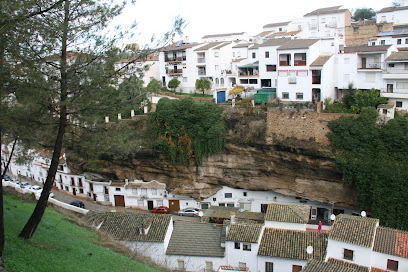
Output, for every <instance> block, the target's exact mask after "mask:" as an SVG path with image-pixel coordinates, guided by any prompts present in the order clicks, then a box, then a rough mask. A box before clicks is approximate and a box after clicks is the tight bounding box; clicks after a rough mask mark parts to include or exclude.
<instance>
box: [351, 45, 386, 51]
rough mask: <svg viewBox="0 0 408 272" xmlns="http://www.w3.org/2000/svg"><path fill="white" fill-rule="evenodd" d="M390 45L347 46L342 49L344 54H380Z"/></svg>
mask: <svg viewBox="0 0 408 272" xmlns="http://www.w3.org/2000/svg"><path fill="white" fill-rule="evenodd" d="M390 46H391V45H359V46H347V47H345V48H344V53H359V52H382V51H387V50H388V48H390Z"/></svg>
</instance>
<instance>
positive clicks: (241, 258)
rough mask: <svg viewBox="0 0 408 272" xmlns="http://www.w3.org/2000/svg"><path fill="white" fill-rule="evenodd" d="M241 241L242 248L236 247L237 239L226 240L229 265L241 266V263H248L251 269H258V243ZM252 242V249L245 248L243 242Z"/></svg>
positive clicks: (247, 265)
mask: <svg viewBox="0 0 408 272" xmlns="http://www.w3.org/2000/svg"><path fill="white" fill-rule="evenodd" d="M236 242H237V243H240V248H239V249H235V241H225V253H226V256H227V262H226V264H227V265H230V266H239V263H240V262H241V263H246V267H249V271H258V268H257V265H258V263H257V254H258V247H259V244H258V243H247V242H238V241H236ZM244 243H245V244H251V251H247V250H243V244H244Z"/></svg>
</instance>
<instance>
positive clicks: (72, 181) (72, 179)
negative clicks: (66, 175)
mask: <svg viewBox="0 0 408 272" xmlns="http://www.w3.org/2000/svg"><path fill="white" fill-rule="evenodd" d="M71 186H75V181H74V178H71Z"/></svg>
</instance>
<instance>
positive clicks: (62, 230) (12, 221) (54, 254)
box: [4, 195, 159, 272]
mask: <svg viewBox="0 0 408 272" xmlns="http://www.w3.org/2000/svg"><path fill="white" fill-rule="evenodd" d="M33 210H34V204H32V203H25V202H21V201H20V200H19V199H18V198H17V197H15V196H10V195H5V196H4V212H5V217H4V221H5V235H6V245H5V247H6V248H5V254H4V255H5V256H4V258H5V262H6V268H7V269H8V270H9V271H10V272H14V271H24V272H30V271H33V272H34V271H35V272H39V271H47V272H48V271H53V272H59V271H76V272H78V271H86V272H89V271H98V272H100V271H109V272H111V271H138V272H139V271H140V272H142V271H159V270H156V269H154V268H151V267H149V266H148V265H145V264H141V263H138V262H136V261H132V262H131V263H130V265H129V269H128V270H127V268H128V258H127V257H126V256H123V255H121V254H118V253H116V252H114V251H112V250H110V249H109V248H105V247H102V246H99V245H97V244H95V243H96V242H97V240H98V234H97V233H95V232H93V231H90V230H88V229H86V228H83V227H80V226H78V225H75V224H73V223H70V222H69V221H67V220H65V219H69V218H67V217H65V216H64V215H62V214H60V213H57V212H56V211H54V210H51V209H47V210H46V213H45V215H44V217H43V219H42V222H41V224H40V225H39V226H38V229H37V231H36V233H35V234H34V236H33V238H32V239H30V240H28V241H26V240H24V239H21V238H18V237H17V235H18V234H19V232H20V230H21V229H22V228H23V226H24V224H25V223H26V222H27V220H28V218H29V217H30V215H31V213H32V211H33ZM88 253H92V255H90V254H88Z"/></svg>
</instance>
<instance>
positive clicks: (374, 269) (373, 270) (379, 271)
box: [371, 267, 388, 272]
mask: <svg viewBox="0 0 408 272" xmlns="http://www.w3.org/2000/svg"><path fill="white" fill-rule="evenodd" d="M371 272H388V271H387V270H384V269H380V268H377V267H371Z"/></svg>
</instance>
